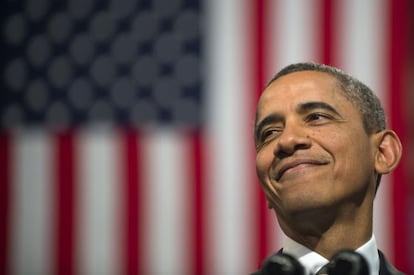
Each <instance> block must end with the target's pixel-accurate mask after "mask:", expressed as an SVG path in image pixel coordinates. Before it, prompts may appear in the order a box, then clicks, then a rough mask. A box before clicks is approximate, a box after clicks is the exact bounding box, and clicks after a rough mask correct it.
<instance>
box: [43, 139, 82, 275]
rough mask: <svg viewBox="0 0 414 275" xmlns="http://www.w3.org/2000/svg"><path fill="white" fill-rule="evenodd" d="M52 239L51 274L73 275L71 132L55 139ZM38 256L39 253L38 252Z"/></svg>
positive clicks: (73, 213)
mask: <svg viewBox="0 0 414 275" xmlns="http://www.w3.org/2000/svg"><path fill="white" fill-rule="evenodd" d="M55 142H56V147H55V148H56V150H55V165H56V170H55V171H56V217H55V220H56V226H57V228H56V240H55V251H56V255H55V257H56V258H55V263H54V265H55V266H54V270H55V274H59V275H70V274H75V269H74V251H75V234H74V232H75V224H74V221H75V209H74V208H75V205H76V203H75V191H76V186H75V178H76V169H75V162H74V161H75V148H74V134H73V132H65V133H60V134H58V135H57V136H56V140H55ZM39 253H41V251H39Z"/></svg>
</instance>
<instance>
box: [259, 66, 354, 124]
mask: <svg viewBox="0 0 414 275" xmlns="http://www.w3.org/2000/svg"><path fill="white" fill-rule="evenodd" d="M309 101H321V102H326V103H329V104H330V105H333V106H338V108H340V109H341V108H353V105H352V104H351V103H350V102H349V101H348V99H347V98H346V97H345V95H344V94H343V92H342V91H340V88H339V85H338V81H337V79H336V78H335V77H334V76H332V75H330V74H328V73H324V72H317V71H300V72H294V73H290V74H288V75H285V76H282V77H280V78H278V79H277V80H275V81H274V82H272V83H271V84H270V85H269V86H268V87H267V88H266V89H265V90H264V91H263V93H262V95H261V97H260V100H259V103H258V106H257V117H258V118H260V117H262V116H265V115H266V114H267V113H269V112H275V111H278V108H280V109H281V110H282V109H286V108H292V109H294V108H295V107H296V106H297V105H298V104H301V103H305V102H309Z"/></svg>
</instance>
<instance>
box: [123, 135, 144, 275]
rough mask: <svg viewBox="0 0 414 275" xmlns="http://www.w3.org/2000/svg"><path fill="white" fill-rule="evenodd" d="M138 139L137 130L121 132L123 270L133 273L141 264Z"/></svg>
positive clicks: (130, 274)
mask: <svg viewBox="0 0 414 275" xmlns="http://www.w3.org/2000/svg"><path fill="white" fill-rule="evenodd" d="M138 155H139V140H138V134H137V132H135V131H133V130H126V131H125V132H123V133H122V158H123V161H121V165H122V166H123V167H121V169H122V171H123V175H122V176H123V177H124V180H123V184H124V188H122V190H123V191H124V193H123V200H122V203H123V209H124V212H123V213H124V230H125V233H124V234H123V237H124V239H123V245H124V257H123V260H124V272H123V274H128V275H133V274H138V273H139V268H140V266H141V264H140V262H139V259H141V257H140V255H139V249H138V247H139V236H142V235H141V232H140V226H139V221H140V220H141V218H140V213H141V212H140V210H141V207H140V202H141V200H140V199H139V190H140V188H141V184H142V182H141V181H140V178H139V171H138V167H139V166H140V165H139V158H138Z"/></svg>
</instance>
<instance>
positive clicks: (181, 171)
mask: <svg viewBox="0 0 414 275" xmlns="http://www.w3.org/2000/svg"><path fill="white" fill-rule="evenodd" d="M142 142H143V144H144V146H143V147H144V148H143V156H145V161H144V163H143V165H144V166H143V167H141V168H140V171H142V172H144V173H145V176H144V181H143V184H144V187H145V188H144V192H145V194H144V197H145V198H146V202H147V205H146V206H147V208H146V209H145V211H147V213H148V214H147V215H145V219H144V220H143V226H144V230H143V231H144V236H145V239H144V242H146V243H145V244H144V247H145V248H146V250H145V253H147V254H148V255H147V256H148V257H149V259H148V260H149V261H148V263H147V264H148V265H149V266H147V267H146V269H147V272H146V273H148V274H172V275H174V274H177V275H178V274H189V270H188V266H189V263H188V259H189V257H190V255H189V254H188V250H187V248H189V241H190V240H189V236H190V235H189V233H190V232H191V228H190V227H189V224H188V218H189V213H190V212H189V211H190V209H188V200H189V194H187V186H188V183H187V178H186V177H185V176H186V175H187V174H188V171H187V169H189V168H190V169H191V164H188V163H186V158H185V156H184V153H185V152H186V151H185V150H186V143H185V139H184V137H183V136H182V135H180V134H178V133H176V132H173V131H169V130H165V129H164V130H161V129H157V131H156V132H154V133H151V134H149V135H148V136H145V135H143V139H142Z"/></svg>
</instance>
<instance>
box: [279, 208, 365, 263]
mask: <svg viewBox="0 0 414 275" xmlns="http://www.w3.org/2000/svg"><path fill="white" fill-rule="evenodd" d="M359 210H360V211H345V213H343V212H342V215H338V213H337V211H332V210H331V211H330V212H328V214H327V213H326V212H325V213H323V214H322V213H320V212H319V211H316V212H315V213H313V214H310V213H307V215H306V217H304V216H302V215H299V216H297V217H294V218H289V219H284V218H282V219H281V217H279V216H278V219H279V223H280V226H281V227H282V230H283V231H284V233H285V234H286V235H287V236H288V237H290V238H291V239H293V240H295V241H296V242H298V243H300V244H302V245H304V246H306V247H307V248H309V249H311V250H313V251H315V252H317V253H318V254H320V255H321V256H323V257H325V258H327V259H331V258H332V256H333V255H334V254H335V253H337V252H338V251H339V250H344V249H352V250H355V249H357V248H358V247H360V246H361V245H363V244H364V243H365V242H367V241H368V240H369V239H370V238H371V236H372V206H371V207H370V208H368V209H367V210H366V211H362V210H361V209H359ZM339 212H340V211H339ZM346 213H349V214H346Z"/></svg>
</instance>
